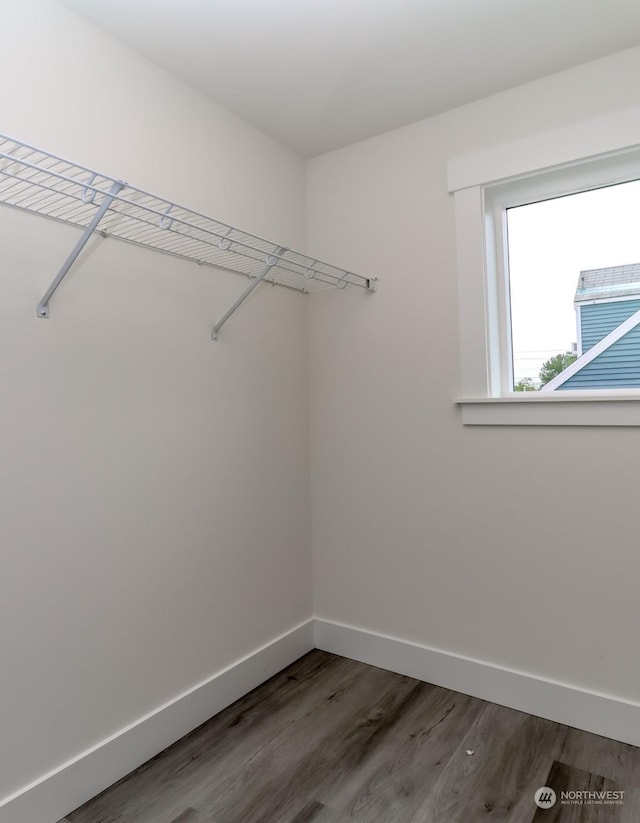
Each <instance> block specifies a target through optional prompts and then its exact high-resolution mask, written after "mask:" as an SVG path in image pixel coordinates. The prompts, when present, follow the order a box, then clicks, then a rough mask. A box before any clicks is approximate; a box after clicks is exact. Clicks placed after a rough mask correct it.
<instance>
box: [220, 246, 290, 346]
mask: <svg viewBox="0 0 640 823" xmlns="http://www.w3.org/2000/svg"><path fill="white" fill-rule="evenodd" d="M285 251H286V248H284V246H278V248H277V249H275V251H274V252H273V254H269V255H268V256H267V262H266V265H265V267H264V268H263V269H262V271H261V272H260V274H259V275H258V276H257V277H256V279H255V280H254V281H253V283H252V284H251V285H250V286H249V288H248V289H246V291H244V292H243V293H242V294H241V295H240V297H239V298H238V299H237V300H236V302H235V303H234V304H233V306H231V308H230V309H229V311H228V312H227V313H226V314H225V315H224V316H223V317H222V318H221V319H220V320H218V322H217V323H216V324H215V326H214V327H213V329H212V330H211V339H212V340H217V339H218V332H219V331H220V329H221V328H222V327H223V326H224V324H225V323H226V322H227V320H228V319H229V318H230V317H231V315H232V314H235V312H236V311H237V310H238V309H239V308H240V306H241V305H242V304H243V303H244V301H245V300H246V299H247V297H249V295H250V294H251V292H252V291H253V290H254V289H255V288H257V287H258V286H259V285H260V283H262V281H263V280H264V278H265V277H266V276H267V275H268V274H269V272H270V271H271V269H272V268H273V267H274V266H275V265H277V264H278V262H279V261H280V258H281V256H282V255H283V254H284V252H285Z"/></svg>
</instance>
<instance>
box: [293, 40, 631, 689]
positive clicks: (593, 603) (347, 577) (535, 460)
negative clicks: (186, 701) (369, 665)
mask: <svg viewBox="0 0 640 823" xmlns="http://www.w3.org/2000/svg"><path fill="white" fill-rule="evenodd" d="M639 73H640V49H634V50H631V51H628V52H623V53H620V54H618V55H615V56H613V57H611V58H607V59H605V60H601V61H598V62H594V63H591V64H588V65H585V66H582V67H579V68H576V69H574V70H571V71H568V72H565V73H562V74H558V75H555V76H552V77H549V78H546V79H544V80H541V81H539V82H536V83H533V84H530V85H527V86H524V87H521V88H518V89H514V90H512V91H509V92H507V93H504V94H500V95H497V96H495V97H492V98H490V99H486V100H483V101H480V102H478V103H475V104H473V105H469V106H465V107H463V108H459V109H457V110H454V111H451V112H449V113H447V114H444V115H442V116H439V117H434V118H432V119H429V120H425V121H423V122H420V123H417V124H414V125H412V126H409V127H407V128H403V129H400V130H397V131H394V132H392V133H389V134H386V135H383V136H381V137H378V138H375V139H372V140H369V141H366V142H363V143H360V144H357V145H354V146H351V147H349V148H346V149H344V150H341V151H337V152H334V153H331V154H328V155H325V156H323V157H320V158H317V159H315V160H313V161H311V162H310V163H309V172H308V215H307V219H308V224H307V227H308V228H307V234H308V243H309V251H310V253H313V254H318V255H323V254H325V255H326V254H329V253H331V255H332V256H333V257H335V258H336V259H340V260H342V261H344V265H347V266H350V267H352V268H353V270H354V271H356V272H359V273H362V274H366V275H369V276H379V277H380V278H381V285H380V289H379V292H378V293H377V294H376V295H375V296H373V297H371V298H370V299H367V300H362V299H359V297H358V295H352V296H351V298H352V299H350V300H349V299H345V295H334V294H326V295H322V296H319V297H317V298H316V299H314V301H313V303H312V305H311V311H310V323H311V337H310V340H311V342H310V358H311V387H312V400H311V419H312V425H311V431H312V452H311V456H312V501H313V502H312V546H313V563H314V586H315V614H316V616H317V617H319V618H324V619H326V620H329V621H335V622H340V623H344V624H350V625H353V626H356V627H360V628H362V629H366V630H369V631H373V632H379V633H383V634H386V635H392V636H396V637H398V638H402V639H404V640H407V641H413V642H416V643H419V644H424V645H426V646H431V647H435V648H437V649H441V650H444V651H446V652H451V653H455V654H460V655H467V656H469V657H472V658H475V659H476V660H480V661H485V662H487V663H492V664H495V665H498V666H505V667H508V668H512V669H517V670H520V671H523V672H529V673H531V674H534V675H536V676H538V677H541V678H549V679H555V680H558V681H561V682H566V683H570V684H574V685H576V686H578V687H580V688H584V689H588V690H595V691H601V692H603V693H605V694H610V695H612V696H618V697H621V698H627V699H629V700H636V701H637V700H640V660H639V659H638V655H637V654H636V653H635V649H636V646H637V642H636V634H637V628H636V624H637V619H636V618H637V603H638V596H637V588H638V586H637V580H638V577H639V575H640V559H639V558H638V552H637V545H638V538H637V534H638V521H637V505H636V502H635V498H636V491H635V484H634V483H633V480H632V478H633V477H634V476H635V466H636V464H637V460H638V455H639V453H640V434H638V432H637V430H635V429H626V430H625V429H586V430H585V429H570V428H569V429H567V428H547V427H542V428H518V427H513V428H509V427H507V428H491V427H475V428H464V427H463V426H462V424H461V421H460V416H459V413H458V411H457V409H456V407H455V405H454V399H455V398H456V397H457V396H458V392H459V389H458V328H457V302H456V259H455V233H454V232H455V226H454V215H453V203H452V198H451V196H449V195H448V194H447V186H446V164H447V160H448V159H449V158H450V157H455V156H457V155H461V154H466V153H468V152H472V151H475V150H478V149H480V148H483V147H487V146H491V145H499V144H500V143H505V142H508V141H510V140H514V139H517V138H519V137H525V136H527V135H532V134H535V133H536V132H540V131H544V130H548V129H550V128H552V127H556V126H561V125H565V124H569V123H573V122H578V121H580V120H581V119H586V118H589V117H594V116H596V115H599V114H604V113H607V112H611V111H615V110H617V109H622V108H625V107H628V106H632V105H637V104H638V103H639V102H640V87H639V86H638V83H637V78H638V75H639ZM434 82H437V78H436V79H435V80H434ZM468 688H469V689H470V690H471V691H472V692H473V684H472V683H469V684H468Z"/></svg>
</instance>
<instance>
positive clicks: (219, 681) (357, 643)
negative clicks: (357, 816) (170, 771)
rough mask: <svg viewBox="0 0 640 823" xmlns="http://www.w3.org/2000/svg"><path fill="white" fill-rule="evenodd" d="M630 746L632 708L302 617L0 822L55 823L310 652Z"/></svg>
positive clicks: (48, 781)
mask: <svg viewBox="0 0 640 823" xmlns="http://www.w3.org/2000/svg"><path fill="white" fill-rule="evenodd" d="M314 646H315V647H316V648H318V649H323V650H325V651H328V652H333V653H334V654H339V655H342V656H343V657H349V658H351V659H353V660H359V661H361V662H362V663H369V664H370V665H373V666H378V667H380V668H382V669H388V670H389V671H393V672H398V673H399V674H404V675H408V676H409V677H415V678H417V679H418V680H423V681H425V682H427V683H434V684H435V685H437V686H443V687H445V688H448V689H452V690H454V691H458V692H462V693H463V694H469V695H472V696H473V697H479V698H481V699H483V700H489V701H491V702H492V703H498V704H500V705H502V706H508V707H509V708H512V709H518V710H519V711H524V712H528V713H529V714H533V715H537V716H538V717H544V718H547V719H549V720H555V721H556V722H558V723H564V724H566V725H568V726H574V727H575V728H578V729H584V730H585V731H588V732H593V733H594V734H600V735H603V736H605V737H610V738H612V739H614V740H620V741H622V742H624V743H631V744H632V745H634V746H640V705H638V704H636V703H632V702H630V701H625V700H622V699H620V698H617V697H612V696H610V695H605V694H599V693H596V692H592V691H587V690H584V689H580V688H577V687H576V686H571V685H567V684H565V683H558V682H554V681H551V680H544V679H541V678H538V677H534V676H533V675H530V674H526V673H523V672H517V671H513V670H510V669H506V668H502V667H500V666H495V665H493V664H490V663H486V662H483V661H481V660H474V659H472V658H468V657H462V656H460V655H456V654H451V653H449V652H444V651H440V650H438V649H432V648H429V647H427V646H421V645H418V644H417V643H410V642H407V641H405V640H400V639H398V638H395V637H389V636H386V635H382V634H376V633H374V632H369V631H365V630H363V629H358V628H355V627H353V626H345V625H341V624H339V623H333V622H330V621H327V620H322V619H316V620H309V621H308V622H306V623H303V624H301V625H299V626H296V627H295V628H294V629H292V630H291V631H289V632H287V633H286V634H284V635H282V636H280V637H277V638H276V639H275V640H273V641H272V642H271V643H269V644H267V645H266V646H263V647H262V648H260V649H257V650H256V651H255V652H252V653H251V654H249V655H247V656H246V657H244V658H242V660H239V661H237V662H236V663H234V664H232V665H231V666H228V667H227V668H226V669H224V670H222V671H220V672H218V673H217V674H215V675H213V676H212V677H210V678H209V679H208V680H206V681H204V682H203V683H199V684H198V685H197V686H194V687H193V688H192V689H190V690H189V691H187V692H185V693H184V694H181V695H178V696H177V697H176V698H174V699H173V700H171V701H170V702H168V703H166V704H165V705H164V706H160V707H159V708H158V709H156V710H154V711H153V712H151V713H150V714H148V715H146V716H145V717H142V718H140V719H139V720H137V721H136V722H135V723H132V724H131V725H130V726H127V727H126V728H125V729H121V730H120V731H118V732H117V733H116V734H114V735H112V736H111V737H109V738H108V739H106V740H103V741H101V742H100V743H99V744H98V745H97V746H94V747H93V748H91V749H89V750H88V751H86V752H83V753H82V754H81V755H79V756H78V757H75V758H74V759H73V760H71V761H69V762H67V763H64V764H63V765H61V766H60V767H59V768H57V769H55V770H54V771H52V772H50V773H49V774H47V775H44V776H43V777H42V778H40V779H39V780H37V781H34V782H33V783H31V784H30V785H28V786H25V787H24V788H22V789H21V790H20V791H18V792H16V793H15V794H13V795H11V796H9V797H7V798H5V799H4V800H2V801H0V823H56V821H58V820H60V819H61V818H63V817H65V815H67V814H69V812H71V811H73V809H75V808H77V807H78V806H80V805H82V803H84V802H86V801H87V800H90V799H91V798H92V797H94V796H95V795H96V794H98V793H99V792H101V791H103V790H104V789H105V788H107V787H108V786H110V785H111V784H112V783H115V782H116V781H117V780H119V779H120V778H121V777H124V776H125V775H126V774H128V773H129V772H131V771H132V770H133V769H135V768H137V767H138V766H140V765H141V764H142V763H144V762H146V761H147V760H149V759H150V758H151V757H154V756H155V755H156V754H158V753H159V752H161V751H162V750H163V749H165V748H166V747H167V746H169V745H171V743H173V742H175V741H176V740H178V739H179V738H180V737H183V736H184V735H185V734H188V732H190V731H191V730H192V729H195V728H196V727H197V726H199V725H200V724H201V723H204V722H205V721H206V720H208V719H209V718H210V717H213V715H215V714H217V713H218V712H220V711H222V709H224V708H226V707H227V706H228V705H230V704H231V703H233V702H234V701H235V700H237V699H238V698H240V697H242V696H243V695H245V694H246V693H247V692H249V691H251V689H253V688H255V687H256V686H258V685H260V683H263V682H264V681H265V680H267V679H268V678H269V677H271V676H272V675H274V674H277V673H278V672H279V671H281V670H282V669H284V668H285V667H286V666H288V665H289V664H290V663H292V662H293V661H294V660H297V658H298V657H301V656H302V655H303V654H305V653H306V652H308V651H310V650H311V649H313V648H314Z"/></svg>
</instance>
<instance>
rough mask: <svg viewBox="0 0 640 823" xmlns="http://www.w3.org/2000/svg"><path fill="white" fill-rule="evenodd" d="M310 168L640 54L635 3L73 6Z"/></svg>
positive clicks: (487, 0) (183, 0)
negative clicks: (313, 160) (444, 115)
mask: <svg viewBox="0 0 640 823" xmlns="http://www.w3.org/2000/svg"><path fill="white" fill-rule="evenodd" d="M64 3H65V5H67V6H68V7H70V8H72V9H74V10H75V11H77V12H79V13H80V14H81V15H83V16H84V17H86V18H88V19H90V20H92V21H93V22H95V23H96V24H97V25H99V26H100V27H101V28H103V29H104V30H106V31H107V32H109V33H110V34H112V35H114V36H115V37H117V38H118V39H120V40H122V41H124V42H125V43H127V44H128V45H129V46H131V47H132V48H133V49H135V50H136V51H137V52H139V53H140V54H142V55H144V56H145V57H147V58H149V59H150V60H152V61H153V62H154V63H156V64H157V65H159V66H162V67H163V68H165V69H167V70H168V71H169V72H171V73H172V74H174V75H175V76H177V77H179V78H181V79H182V80H184V81H185V82H187V83H189V84H190V85H191V86H194V87H195V88H197V89H199V90H200V91H202V92H204V93H205V94H206V95H208V96H209V97H211V98H212V99H214V100H216V101H217V102H218V103H221V104H222V105H223V106H225V107H226V108H227V109H230V110H231V111H232V112H235V113H236V114H238V115H240V116H241V117H243V118H244V119H245V120H248V121H249V122H250V123H253V124H254V125H255V126H257V127H258V128H260V129H262V130H263V131H265V132H267V133H268V134H270V135H272V136H273V137H275V138H276V139H277V140H279V141H280V142H281V143H283V144H284V145H286V146H289V147H290V148H292V149H293V150H294V151H296V152H298V153H299V154H300V155H302V156H304V157H311V156H315V155H317V154H321V153H323V152H326V151H329V150H331V149H335V148H339V147H341V146H344V145H347V144H349V143H353V142H356V141H358V140H362V139H364V138H367V137H372V136H374V135H376V134H380V133H382V132H384V131H388V130H389V129H393V128H397V127H398V126H403V125H406V124H407V123H411V122H414V121H416V120H420V119H422V118H424V117H428V116H430V115H433V114H437V113H439V112H442V111H445V110H447V109H450V108H453V107H455V106H458V105H461V104H463V103H468V102H470V101H472V100H476V99H478V98H480V97H484V96H486V95H489V94H493V93H495V92H498V91H502V90H504V89H508V88H511V87H513V86H517V85H519V84H521V83H525V82H528V81H530V80H534V79H536V78H539V77H543V76H545V75H548V74H552V73H554V72H556V71H560V70H562V69H566V68H570V67H571V66H575V65H578V64H580V63H584V62H586V61H588V60H592V59H595V58H598V57H602V56H605V55H607V54H611V53H613V52H616V51H621V50H623V49H625V48H629V47H631V46H634V45H637V44H639V43H640V2H638V0H64Z"/></svg>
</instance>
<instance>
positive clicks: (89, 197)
mask: <svg viewBox="0 0 640 823" xmlns="http://www.w3.org/2000/svg"><path fill="white" fill-rule="evenodd" d="M92 182H93V180H90V181H89V183H88V185H87V189H86V190H85V193H83V199H84V202H89V203H91V202H93V199H94V197H95V194H96V192H95V189H91V183H92ZM126 185H127V184H126V183H124V182H123V181H122V180H115V181H114V183H113V185H112V186H111V189H110V190H109V192H108V193H107V194H105V195H104V198H103V200H102V204H101V206H100V208H99V209H98V211H97V212H96V213H95V215H94V217H93V220H92V221H91V222H90V223H89V225H88V226H87V228H86V229H85V230H84V231H83V233H82V237H81V238H80V239H79V240H78V242H77V243H76V245H75V247H74V249H73V251H72V252H71V254H70V255H69V257H67V259H66V260H65V262H64V264H63V266H62V268H61V269H60V271H59V272H58V274H57V275H56V276H55V278H54V280H53V282H52V283H51V285H50V286H49V288H48V289H47V290H46V292H45V293H44V295H43V296H42V300H40V302H39V303H38V309H37V312H38V317H49V300H51V298H52V297H53V295H54V294H55V292H56V289H57V288H58V286H59V285H60V283H62V281H63V280H64V278H65V277H66V276H67V274H68V272H69V269H70V268H71V266H73V264H74V263H75V261H76V258H77V257H78V255H79V254H80V252H81V251H82V249H83V248H84V247H85V246H86V244H87V241H88V240H89V238H90V237H91V235H92V234H93V233H94V231H95V230H96V228H97V227H98V223H99V222H100V221H101V220H102V218H103V217H104V216H105V214H106V212H107V210H108V208H109V206H110V205H111V204H112V203H113V199H114V197H115V196H116V195H117V194H118V192H120V191H121V190H122V189H123V188H124V187H125V186H126ZM86 192H89V194H87V193H86Z"/></svg>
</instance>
